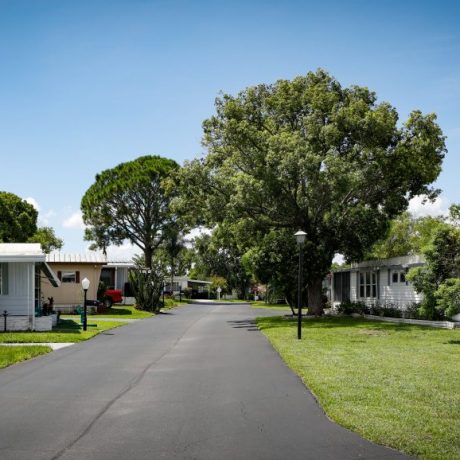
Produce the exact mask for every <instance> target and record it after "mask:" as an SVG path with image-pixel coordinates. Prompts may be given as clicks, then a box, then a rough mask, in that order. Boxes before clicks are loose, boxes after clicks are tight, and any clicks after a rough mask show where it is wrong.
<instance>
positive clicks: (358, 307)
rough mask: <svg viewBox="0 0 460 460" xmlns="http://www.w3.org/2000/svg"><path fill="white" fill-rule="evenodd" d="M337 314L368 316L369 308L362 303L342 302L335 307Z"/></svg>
mask: <svg viewBox="0 0 460 460" xmlns="http://www.w3.org/2000/svg"><path fill="white" fill-rule="evenodd" d="M337 312H338V313H341V314H342V315H351V314H353V313H357V314H358V315H364V314H370V308H369V307H368V306H367V305H366V304H365V303H364V302H342V303H341V304H340V305H338V306H337Z"/></svg>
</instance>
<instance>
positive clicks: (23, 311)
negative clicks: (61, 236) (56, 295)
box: [0, 243, 60, 331]
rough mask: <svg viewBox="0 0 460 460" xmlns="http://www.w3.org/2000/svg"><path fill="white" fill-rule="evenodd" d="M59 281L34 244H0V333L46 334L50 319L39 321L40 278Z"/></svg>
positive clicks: (52, 318) (55, 284) (49, 326)
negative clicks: (9, 331) (14, 331)
mask: <svg viewBox="0 0 460 460" xmlns="http://www.w3.org/2000/svg"><path fill="white" fill-rule="evenodd" d="M42 276H44V277H46V278H47V279H48V280H49V282H50V284H51V285H52V286H54V287H57V286H59V284H60V283H59V280H58V279H57V277H56V275H55V274H54V272H53V270H52V269H51V268H50V267H49V265H47V263H46V261H45V254H44V253H43V252H42V249H41V246H40V244H38V243H2V244H0V315H3V316H2V318H1V319H2V321H1V325H0V330H2V331H3V330H4V328H5V316H4V315H6V329H7V330H50V329H51V327H52V323H53V321H54V319H55V318H54V317H51V316H49V317H40V316H38V315H39V314H40V307H41V297H42V295H41V278H42Z"/></svg>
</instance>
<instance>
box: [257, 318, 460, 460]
mask: <svg viewBox="0 0 460 460" xmlns="http://www.w3.org/2000/svg"><path fill="white" fill-rule="evenodd" d="M257 324H258V326H259V328H260V329H261V330H262V332H263V333H264V334H265V335H266V336H267V337H268V339H269V340H270V342H271V343H272V344H273V346H274V347H275V349H276V350H277V351H278V352H279V353H280V355H281V356H282V358H283V359H284V360H285V361H286V363H287V364H288V365H289V367H291V369H293V370H294V371H295V372H296V373H297V374H298V375H299V376H300V377H301V378H302V380H303V381H304V382H305V383H306V384H307V385H308V387H309V388H310V390H311V391H312V392H313V393H314V394H315V395H316V397H317V398H318V400H319V402H320V403H321V405H322V407H323V408H324V410H325V411H326V413H327V414H328V416H329V417H330V418H332V419H333V420H334V421H336V422H338V423H339V424H341V425H343V426H345V427H347V428H349V429H351V430H353V431H356V432H358V433H360V434H361V435H362V436H364V437H365V438H367V439H370V440H372V441H374V442H376V443H379V444H383V445H387V446H390V447H393V448H395V449H398V450H400V451H403V452H406V453H409V454H412V455H417V456H419V457H422V458H426V459H442V460H448V459H458V458H460V417H459V412H460V392H459V391H458V376H459V375H460V331H458V330H443V329H432V328H428V327H417V326H410V325H396V324H391V323H383V322H377V321H366V320H360V319H353V318H321V319H315V320H307V321H304V322H303V335H302V340H301V341H299V340H297V334H296V320H295V319H294V320H290V319H285V318H280V317H276V318H273V317H270V318H258V319H257Z"/></svg>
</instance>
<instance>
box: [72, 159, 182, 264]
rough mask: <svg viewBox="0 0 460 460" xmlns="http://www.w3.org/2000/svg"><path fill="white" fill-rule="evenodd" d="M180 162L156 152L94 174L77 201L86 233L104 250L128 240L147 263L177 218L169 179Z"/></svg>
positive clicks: (150, 262)
mask: <svg viewBox="0 0 460 460" xmlns="http://www.w3.org/2000/svg"><path fill="white" fill-rule="evenodd" d="M178 169H179V165H178V164H177V163H176V162H175V161H173V160H169V159H167V158H162V157H160V156H143V157H140V158H137V159H136V160H133V161H129V162H126V163H121V164H119V165H118V166H116V167H115V168H112V169H107V170H105V171H103V172H101V173H100V174H97V175H96V181H95V183H94V184H93V185H92V186H91V187H90V188H89V189H88V190H87V191H86V193H85V195H84V196H83V198H82V201H81V209H82V212H83V220H84V222H85V224H86V225H88V226H89V228H88V230H87V232H86V235H85V237H86V238H87V239H88V240H92V241H94V243H95V245H96V246H98V247H100V248H102V249H103V250H105V249H106V247H107V246H108V245H109V244H115V245H119V244H121V243H122V242H123V241H124V240H129V241H130V242H131V243H132V244H134V245H136V246H137V247H139V248H140V249H141V250H142V251H143V253H144V260H145V266H146V267H147V268H152V256H153V254H154V252H155V250H156V249H157V248H158V247H159V246H160V245H161V244H162V242H163V241H164V239H165V236H166V234H167V231H168V229H169V227H170V226H171V225H172V224H173V223H174V221H175V216H174V214H173V213H172V212H171V210H170V206H169V204H170V200H171V197H172V196H173V195H174V189H173V187H171V177H172V175H173V173H174V172H176V171H177V170H178Z"/></svg>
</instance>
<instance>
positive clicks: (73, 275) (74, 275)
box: [58, 270, 80, 283]
mask: <svg viewBox="0 0 460 460" xmlns="http://www.w3.org/2000/svg"><path fill="white" fill-rule="evenodd" d="M58 278H59V279H60V280H61V283H79V282H80V272H79V271H78V270H77V271H70V270H66V271H65V272H58Z"/></svg>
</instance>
